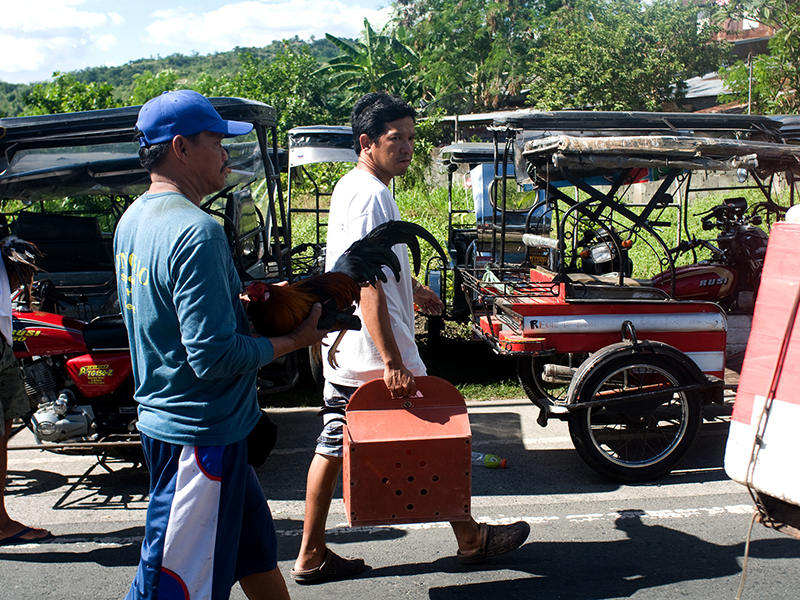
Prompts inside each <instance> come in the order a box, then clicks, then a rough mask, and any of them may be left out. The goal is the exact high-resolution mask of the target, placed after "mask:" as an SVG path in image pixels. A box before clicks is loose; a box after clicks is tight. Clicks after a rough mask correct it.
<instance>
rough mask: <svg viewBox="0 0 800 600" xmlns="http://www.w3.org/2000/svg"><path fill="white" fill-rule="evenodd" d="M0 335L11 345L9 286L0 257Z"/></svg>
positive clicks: (3, 263) (4, 266)
mask: <svg viewBox="0 0 800 600" xmlns="http://www.w3.org/2000/svg"><path fill="white" fill-rule="evenodd" d="M0 333H2V334H3V337H4V338H6V341H7V342H8V343H9V344H13V341H12V339H11V336H12V324H11V284H9V282H8V273H6V265H5V262H4V261H3V259H2V257H0Z"/></svg>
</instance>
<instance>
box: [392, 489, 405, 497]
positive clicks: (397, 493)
mask: <svg viewBox="0 0 800 600" xmlns="http://www.w3.org/2000/svg"><path fill="white" fill-rule="evenodd" d="M394 495H395V496H402V495H403V490H395V491H394Z"/></svg>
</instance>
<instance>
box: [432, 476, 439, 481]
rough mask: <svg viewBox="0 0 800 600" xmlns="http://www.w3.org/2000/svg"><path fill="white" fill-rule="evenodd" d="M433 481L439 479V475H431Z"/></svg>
mask: <svg viewBox="0 0 800 600" xmlns="http://www.w3.org/2000/svg"><path fill="white" fill-rule="evenodd" d="M431 481H439V476H438V475H434V476H433V477H431Z"/></svg>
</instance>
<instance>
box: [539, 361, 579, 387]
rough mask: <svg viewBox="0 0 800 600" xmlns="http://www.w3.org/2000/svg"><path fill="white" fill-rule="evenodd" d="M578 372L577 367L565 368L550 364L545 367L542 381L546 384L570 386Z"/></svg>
mask: <svg viewBox="0 0 800 600" xmlns="http://www.w3.org/2000/svg"><path fill="white" fill-rule="evenodd" d="M577 370H578V368H577V367H565V366H564V365H556V364H552V363H548V364H546V365H544V370H543V371H542V381H544V382H545V383H555V384H568V383H569V382H570V381H572V376H573V375H575V371H577Z"/></svg>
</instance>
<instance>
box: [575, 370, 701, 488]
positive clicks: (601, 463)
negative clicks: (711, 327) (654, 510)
mask: <svg viewBox="0 0 800 600" xmlns="http://www.w3.org/2000/svg"><path fill="white" fill-rule="evenodd" d="M637 366H641V367H647V368H649V369H651V372H652V371H655V374H656V376H658V377H659V378H660V379H661V380H662V381H664V380H665V381H667V382H669V383H672V384H673V385H674V384H677V385H687V384H690V383H692V382H693V379H692V376H691V375H690V374H689V372H688V371H687V370H686V369H685V368H684V367H682V366H681V365H680V364H679V363H678V362H677V361H676V360H674V359H672V358H669V357H665V356H662V355H658V354H651V355H644V356H642V355H639V356H631V355H625V356H619V357H615V358H612V359H610V360H609V361H607V362H605V363H600V364H599V365H598V366H597V367H596V371H595V372H594V373H592V374H590V375H589V376H588V377H587V379H586V382H585V384H584V385H583V387H582V391H581V392H580V396H579V399H578V402H588V401H590V400H591V399H592V398H594V397H595V395H596V393H597V391H598V390H599V389H600V388H601V387H602V386H603V385H604V384H605V383H606V382H607V381H608V380H609V379H611V378H613V377H614V375H616V374H617V373H620V372H622V371H624V370H627V369H631V368H635V367H637ZM634 376H638V377H641V374H640V373H634ZM679 396H680V397H679V399H678V400H679V403H678V406H675V405H673V402H674V400H676V398H675V394H673V398H672V399H670V404H671V405H673V409H679V411H680V412H679V415H678V417H677V418H679V419H680V423H679V426H678V428H677V430H675V429H674V428H673V427H671V426H667V427H664V426H663V423H664V422H663V420H659V421H658V422H657V423H655V426H656V428H658V429H657V430H658V433H659V436H658V438H659V439H657V440H656V441H659V440H661V441H662V442H663V440H667V443H666V444H664V448H663V449H658V450H655V451H654V450H653V449H652V442H653V440H652V433H653V431H655V429H653V425H654V423H653V417H654V415H655V410H656V409H662V410H661V412H662V413H663V411H664V409H665V403H664V402H661V403H660V404H658V405H656V406H653V410H652V411H650V408H649V407H646V406H644V403H646V402H649V403H651V404H653V403H654V402H658V400H657V399H656V400H649V401H648V400H640V401H638V402H637V403H636V404H634V405H632V406H628V407H625V406H624V405H623V406H620V405H617V408H616V409H615V410H612V409H610V408H603V407H593V408H586V409H578V410H576V411H573V412H572V413H570V416H569V419H568V423H569V432H570V436H571V437H572V442H573V444H574V445H575V449H576V450H577V451H578V454H579V455H580V457H581V458H582V459H583V460H584V461H585V462H586V464H588V465H589V466H590V467H591V468H592V469H594V470H595V471H596V472H597V473H599V474H600V475H603V476H604V477H607V478H609V479H612V480H614V481H618V482H620V483H640V482H645V481H652V480H654V479H658V478H659V477H662V476H664V475H666V474H667V473H669V472H670V471H672V470H673V469H674V468H675V467H676V466H677V465H678V463H679V462H680V461H681V460H682V459H683V458H684V457H685V456H686V455H687V454H688V452H689V451H690V450H691V449H692V447H693V446H694V444H695V442H696V441H697V438H698V436H699V434H700V426H701V425H702V422H703V405H702V400H701V398H700V396H699V395H698V394H697V393H696V392H691V391H689V392H681V393H680V395H679ZM612 408H613V407H612ZM636 412H638V413H639V414H638V415H634V414H632V413H636ZM661 416H667V415H661ZM634 420H636V421H638V423H639V425H640V426H641V425H643V426H645V427H646V428H647V429H646V430H645V431H643V433H645V434H648V432H649V436H650V437H649V438H648V439H647V440H645V438H643V437H641V435H640V434H637V433H636V432H635V431H634V434H633V439H632V440H631V439H629V440H627V441H625V443H624V444H622V445H619V446H618V447H617V450H616V456H614V453H615V450H614V446H609V443H612V444H613V442H614V441H619V435H618V434H617V436H616V437H617V439H616V440H615V439H613V438H607V440H606V441H605V445H603V440H602V439H601V440H598V437H597V434H598V433H601V434H602V432H603V431H604V430H603V429H600V428H599V427H600V425H603V424H605V425H608V424H616V425H622V426H623V431H625V432H631V431H633V429H631V425H633V424H634V423H633V421H634ZM593 424H594V425H596V426H597V427H596V428H593V427H592V425H593ZM616 431H619V430H616ZM664 432H666V435H664ZM631 441H639V442H640V443H639V445H638V446H637V447H634V448H630V445H631ZM642 441H646V442H647V444H646V445H642V444H641V442H642ZM603 446H604V447H603ZM623 450H627V451H631V450H632V451H633V452H634V453H635V454H636V455H637V456H635V457H631V456H627V457H625V456H622V455H621V454H620V451H623ZM641 452H646V453H648V454H652V456H647V457H645V456H642V455H640V454H641Z"/></svg>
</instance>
